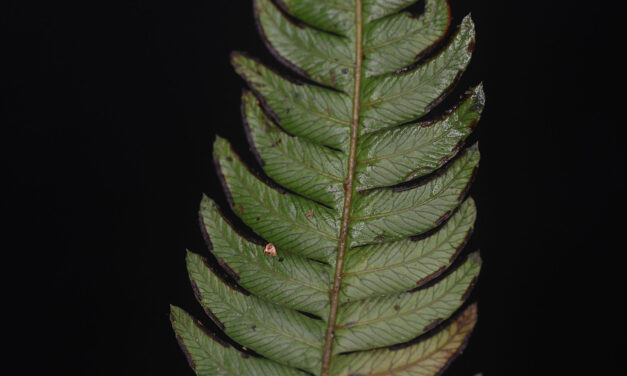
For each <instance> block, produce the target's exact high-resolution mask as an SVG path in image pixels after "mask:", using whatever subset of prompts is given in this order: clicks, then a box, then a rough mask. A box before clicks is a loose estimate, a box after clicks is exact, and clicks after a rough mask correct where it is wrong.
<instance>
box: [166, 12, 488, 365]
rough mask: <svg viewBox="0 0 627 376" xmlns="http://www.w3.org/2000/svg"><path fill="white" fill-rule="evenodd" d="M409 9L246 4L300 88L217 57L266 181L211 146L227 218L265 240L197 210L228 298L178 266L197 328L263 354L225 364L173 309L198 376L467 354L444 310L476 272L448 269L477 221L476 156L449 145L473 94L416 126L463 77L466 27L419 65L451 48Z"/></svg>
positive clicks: (474, 102)
mask: <svg viewBox="0 0 627 376" xmlns="http://www.w3.org/2000/svg"><path fill="white" fill-rule="evenodd" d="M412 3H414V0H325V1H318V0H282V1H277V2H273V1H271V0H255V1H254V13H255V17H256V20H257V22H258V24H259V27H260V30H261V32H262V35H263V37H264V40H265V41H266V43H267V45H268V47H269V48H270V49H271V50H272V51H273V52H274V53H275V55H276V56H277V57H278V58H279V59H280V60H281V61H282V62H283V63H285V64H286V65H287V66H288V67H290V68H292V69H293V70H294V71H296V72H297V73H298V74H301V75H302V76H303V78H304V80H303V81H302V82H295V81H293V80H288V79H286V78H284V77H282V76H281V75H280V74H278V73H276V72H274V71H273V70H272V69H270V68H269V67H267V66H266V65H264V64H263V63H261V62H259V61H257V60H255V59H253V58H250V57H248V56H246V55H244V54H241V53H234V54H233V55H232V63H233V66H234V67H235V70H236V71H237V73H238V74H239V75H240V76H241V77H242V78H244V80H245V81H246V82H247V83H248V87H249V90H250V91H248V90H246V91H244V93H243V95H242V114H243V118H244V125H245V127H246V130H247V134H248V135H249V140H250V142H251V147H252V151H253V153H254V154H255V156H256V157H257V159H258V160H259V163H260V165H261V166H262V168H263V170H264V172H265V174H266V175H267V176H268V177H270V178H271V179H272V180H273V181H274V182H275V183H276V184H272V185H269V184H268V183H266V182H265V181H264V180H261V179H260V178H259V177H258V175H257V174H256V173H254V172H252V171H251V170H249V169H248V167H247V166H246V165H245V164H244V163H243V162H242V161H241V159H240V158H239V157H238V156H237V155H236V153H235V152H234V151H233V150H232V149H231V147H230V145H229V143H228V141H227V140H224V139H222V138H219V137H218V138H217V140H216V142H215V144H214V159H215V162H216V166H217V169H218V173H219V175H220V178H221V180H222V182H223V186H224V189H225V191H226V193H227V197H228V199H229V203H230V206H231V209H232V211H233V213H234V214H235V215H237V216H238V217H239V218H240V219H241V220H242V221H243V222H244V223H245V224H246V225H247V226H249V227H250V229H252V230H253V231H254V232H255V233H256V234H257V235H258V236H259V237H260V238H262V239H263V240H264V243H262V244H260V243H259V242H258V241H253V240H249V239H247V238H245V237H244V236H242V235H241V234H240V233H239V232H238V231H237V229H235V228H234V227H233V226H232V225H231V223H229V222H228V221H227V220H226V219H225V218H224V217H223V216H222V214H221V211H220V209H219V208H218V206H217V205H216V204H215V203H214V202H213V201H212V200H211V199H210V198H208V197H203V199H202V202H201V205H200V218H201V225H202V229H203V233H204V234H205V237H206V239H207V241H208V244H209V247H210V250H211V252H212V253H213V255H214V256H215V257H216V258H217V259H218V261H219V264H220V265H222V266H223V267H225V268H227V269H228V272H229V273H230V274H231V275H232V276H233V277H234V278H235V281H236V282H237V285H238V286H233V282H229V283H226V282H224V281H222V280H221V279H220V278H219V274H220V273H214V271H213V270H212V269H211V267H210V266H209V264H208V263H207V262H206V260H205V259H204V258H203V257H202V256H200V255H197V254H194V253H188V257H187V267H188V271H189V275H190V279H191V282H192V286H193V288H194V292H195V293H196V296H197V298H198V300H199V302H200V303H201V305H202V306H203V307H204V309H205V311H206V312H207V315H208V316H209V317H210V318H211V319H212V320H213V321H214V322H215V323H216V325H217V326H218V327H219V328H220V329H221V330H222V331H223V332H224V334H225V335H226V336H228V337H229V338H230V339H232V340H233V341H235V342H237V343H239V344H241V345H242V346H244V347H246V348H248V349H251V350H254V352H255V353H256V354H259V355H260V356H261V357H250V356H248V355H246V356H244V357H241V356H239V354H244V353H240V352H239V350H237V349H235V348H233V347H229V346H228V345H227V344H226V343H223V341H220V340H216V339H215V338H216V337H215V336H213V335H212V334H210V333H208V332H207V331H206V330H204V329H203V327H202V325H201V324H199V323H198V322H197V321H196V320H194V319H193V318H191V317H190V316H189V315H187V314H186V313H185V312H184V311H182V310H181V309H179V308H176V307H173V308H172V323H173V327H174V330H175V332H176V334H177V338H178V340H179V343H180V344H181V347H182V348H183V349H184V351H185V353H186V354H187V355H188V360H189V361H190V364H191V365H192V367H193V368H194V370H195V371H196V373H197V374H198V375H304V374H311V375H323V376H330V375H333V376H348V375H424V376H427V375H437V374H440V373H441V372H442V371H443V369H444V368H445V367H446V366H447V365H448V364H449V363H450V361H451V360H452V358H453V357H455V356H456V355H457V354H459V353H460V352H461V351H462V350H463V348H464V347H465V345H466V343H467V341H468V338H469V336H470V333H471V331H472V329H473V327H474V325H475V322H476V320H477V309H476V305H470V306H468V307H466V308H465V309H463V310H462V311H461V312H458V311H459V310H460V309H461V307H462V305H463V304H464V302H465V300H466V298H467V296H468V292H469V291H470V289H471V288H472V286H473V285H474V283H475V281H476V279H477V277H478V274H479V270H480V268H481V259H480V258H479V255H478V252H474V253H470V254H469V255H468V256H467V257H465V259H464V260H463V261H461V262H457V261H456V259H457V256H458V254H459V253H460V252H461V250H462V248H463V247H464V245H465V244H466V242H467V240H468V238H469V237H470V234H471V233H472V229H473V226H474V221H475V217H476V207H475V204H474V201H473V200H472V199H471V198H467V197H466V193H467V192H468V188H469V185H470V183H471V181H472V179H473V176H474V173H475V170H476V168H477V167H478V164H479V150H478V147H477V145H472V146H470V147H467V148H464V141H465V140H466V138H467V137H468V136H469V135H470V133H471V132H472V130H473V128H474V126H475V124H476V123H477V121H478V120H479V117H480V115H481V112H482V109H483V106H484V101H485V99H484V93H483V88H482V85H481V84H479V85H478V86H476V87H474V88H472V89H470V90H468V91H467V92H466V94H465V96H464V97H463V98H462V99H461V101H460V102H459V104H458V105H456V106H454V107H453V108H452V109H450V110H449V111H446V112H445V113H444V115H442V116H441V117H439V118H436V119H435V120H432V121H428V122H427V121H419V120H420V119H421V118H422V117H423V116H425V115H426V114H428V113H429V112H430V111H431V110H432V109H433V108H434V106H435V105H437V104H438V103H440V101H441V100H442V99H443V98H444V97H445V96H446V95H447V94H448V93H449V91H450V89H451V88H452V87H453V86H454V85H455V83H456V82H457V80H458V78H459V76H460V74H461V73H462V72H463V71H464V70H465V68H466V66H467V65H468V62H469V60H470V57H471V54H472V50H473V46H474V43H475V42H474V34H475V29H474V25H473V22H472V20H471V18H470V17H469V16H467V17H465V18H464V19H463V21H462V22H461V24H460V25H459V26H458V28H457V30H456V31H455V32H454V33H452V35H451V36H450V37H449V38H447V39H448V41H447V42H446V43H445V45H444V46H443V47H442V48H441V49H440V50H439V51H437V52H435V53H434V54H433V56H432V57H430V58H429V59H427V60H425V59H423V58H422V56H424V55H425V54H426V53H427V52H428V51H430V50H431V49H432V48H433V47H434V46H435V45H436V44H438V43H440V42H441V41H443V40H444V39H445V38H446V36H447V34H448V29H449V26H450V11H449V5H448V3H447V1H446V0H426V2H425V9H424V12H423V13H422V14H421V15H420V16H418V17H415V16H414V15H411V14H409V13H408V12H407V11H404V10H403V9H404V8H406V7H407V6H409V5H411V4H412ZM305 78H306V80H305ZM307 80H309V81H314V82H317V83H318V84H313V83H307ZM418 178H420V180H416V179H418ZM269 244H271V246H270V245H269ZM267 247H270V249H272V250H276V254H275V253H274V252H265V250H266V248H267ZM456 312H458V313H457V314H456ZM417 337H420V338H419V339H418V340H415V339H416V338H417ZM407 343H409V344H407Z"/></svg>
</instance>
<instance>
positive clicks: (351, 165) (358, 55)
mask: <svg viewBox="0 0 627 376" xmlns="http://www.w3.org/2000/svg"><path fill="white" fill-rule="evenodd" d="M361 2H362V0H355V76H354V78H355V83H354V87H353V116H352V120H351V125H350V127H351V135H350V149H349V153H348V176H347V178H346V181H345V182H344V190H345V192H346V196H345V197H344V208H343V211H342V225H341V227H340V238H339V240H338V249H337V261H336V264H335V276H334V278H333V290H332V291H331V307H330V310H329V319H328V326H327V333H326V338H325V344H324V349H323V350H322V376H329V367H330V365H331V357H332V352H333V339H334V336H335V335H334V332H335V320H336V316H337V308H338V305H339V297H340V287H341V283H342V267H343V264H344V252H345V251H346V248H347V247H348V244H347V243H348V230H349V225H350V221H351V218H350V211H351V201H352V198H353V191H354V189H353V181H354V179H355V165H356V159H357V158H356V156H357V137H358V136H359V101H360V92H361V76H362V74H361V68H362V58H363V57H362V53H363V46H362V44H363V43H362V34H363V30H362V14H361V13H362V4H361Z"/></svg>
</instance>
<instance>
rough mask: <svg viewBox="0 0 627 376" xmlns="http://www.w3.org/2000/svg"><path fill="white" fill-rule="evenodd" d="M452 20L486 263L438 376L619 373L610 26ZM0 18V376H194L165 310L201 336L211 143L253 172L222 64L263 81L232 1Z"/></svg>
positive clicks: (607, 12)
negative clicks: (464, 337)
mask: <svg viewBox="0 0 627 376" xmlns="http://www.w3.org/2000/svg"><path fill="white" fill-rule="evenodd" d="M452 8H453V12H454V17H455V18H454V22H456V23H457V22H459V21H460V19H461V17H462V16H463V15H464V14H465V13H467V12H469V11H472V15H473V19H474V20H475V22H476V24H477V32H478V36H477V45H476V50H475V55H474V58H473V61H472V63H471V65H470V67H469V69H468V72H467V73H466V75H465V76H464V78H463V79H462V81H461V82H460V85H459V86H458V88H457V89H456V91H455V92H453V94H452V97H453V98H457V97H458V96H459V94H461V93H462V92H463V91H464V90H465V89H466V88H467V87H469V86H470V85H472V84H476V83H478V82H479V81H481V80H483V81H484V83H485V90H486V93H487V107H486V110H485V113H484V116H483V118H482V120H481V122H480V125H479V127H478V128H477V131H476V132H477V134H476V136H475V137H476V138H477V139H479V140H480V144H481V150H482V162H481V168H480V170H479V175H478V178H477V180H476V182H475V184H474V186H473V189H472V195H473V197H474V198H475V199H476V200H477V203H478V207H479V219H478V224H477V229H476V232H475V235H474V237H473V239H472V242H471V244H470V246H469V247H471V248H481V250H482V256H483V258H484V260H485V263H484V269H483V272H482V276H481V278H480V282H479V284H478V285H477V287H476V289H475V290H474V292H473V294H472V297H471V299H472V300H477V301H479V304H480V306H479V307H480V322H479V324H478V327H477V329H476V332H475V334H474V335H473V338H472V340H471V343H470V346H469V347H468V349H467V351H466V352H465V354H464V355H463V356H462V357H461V358H459V360H458V361H456V362H455V363H454V365H453V366H452V367H451V368H450V370H449V373H447V374H450V375H472V374H474V372H478V371H483V372H484V374H485V375H486V376H490V375H528V374H533V375H561V374H570V375H597V374H598V375H602V374H608V373H610V372H612V374H621V372H620V371H618V369H617V368H616V367H618V366H619V365H621V366H622V365H623V364H624V362H623V361H621V357H622V356H624V355H623V354H624V351H623V349H622V348H621V347H622V342H623V338H624V337H625V323H624V322H625V295H624V290H623V280H624V277H623V275H624V274H622V273H623V272H622V265H623V264H621V263H620V262H619V260H620V256H622V253H624V252H625V247H624V245H623V244H622V240H620V239H619V236H620V237H624V234H622V233H621V232H620V231H621V230H622V229H623V228H624V225H625V221H624V211H623V207H622V206H623V205H622V203H623V201H624V162H623V158H624V155H623V154H624V151H623V141H622V137H620V136H619V134H618V132H619V130H620V128H622V127H623V126H624V118H621V117H620V113H621V112H623V108H622V106H621V105H620V104H619V103H618V98H620V97H621V94H620V93H614V92H613V91H612V89H613V88H617V87H620V86H619V84H618V82H617V78H618V77H620V74H619V73H617V72H619V71H618V69H616V68H617V67H618V65H619V64H620V63H621V61H624V60H619V59H617V58H616V57H614V56H613V51H614V50H616V48H620V44H617V42H616V41H615V40H614V37H615V36H616V34H615V33H616V32H617V31H618V29H619V25H620V24H619V23H617V22H615V21H614V20H612V17H611V16H612V14H614V13H616V11H614V10H612V9H611V8H608V5H605V4H603V3H602V2H586V3H585V4H584V3H583V2H582V3H581V4H579V3H578V2H576V1H575V2H573V1H537V2H521V1H502V0H500V1H497V0H493V1H487V0H484V1H478V0H477V1H461V0H457V1H452ZM0 17H2V23H3V28H6V29H7V30H6V32H3V35H4V36H5V37H6V39H5V42H3V43H2V45H1V47H0V48H1V49H2V53H1V56H2V61H3V62H8V65H5V67H4V68H2V73H3V75H2V76H3V78H2V80H3V81H2V115H1V116H2V117H1V123H0V124H2V136H1V137H0V142H1V143H2V148H1V149H2V154H3V155H2V162H3V174H2V175H3V177H4V178H3V179H2V180H3V181H4V183H3V184H2V185H3V186H4V188H5V189H7V190H8V192H7V193H6V194H4V195H3V196H2V206H3V208H2V212H3V213H5V214H7V222H6V224H5V226H3V228H4V230H5V231H6V235H5V236H3V240H4V241H3V243H2V244H3V247H2V248H3V256H4V257H3V261H2V262H1V264H2V269H3V270H4V272H3V277H4V278H6V282H5V283H3V290H4V293H3V305H2V308H3V311H4V313H5V314H7V316H8V318H7V319H4V320H3V328H4V331H3V342H4V343H5V345H8V346H9V347H10V348H11V349H10V350H9V353H8V354H7V353H6V350H4V352H5V354H6V355H8V363H7V362H4V366H7V365H10V364H11V363H13V365H15V366H16V367H18V368H19V369H21V370H22V371H20V372H19V373H20V374H29V375H30V374H54V375H57V374H58V375H68V374H79V375H174V374H176V375H192V372H191V370H189V368H188V366H187V364H186V361H185V358H184V356H183V354H182V352H181V351H180V350H179V349H178V346H177V344H176V341H175V339H174V335H173V333H172V331H171V329H170V325H169V321H168V310H169V304H170V303H172V304H176V305H179V306H182V307H183V308H185V309H186V310H188V311H190V312H192V313H193V314H195V315H196V316H197V317H203V318H204V316H203V314H202V311H201V309H200V308H199V306H198V304H197V303H196V302H195V301H194V298H193V294H192V290H191V288H190V286H189V283H188V281H187V277H186V271H185V265H184V252H185V248H190V249H193V250H196V251H200V252H203V251H204V250H203V247H202V242H201V239H200V236H199V232H198V230H197V219H196V210H197V206H198V202H199V199H200V195H201V192H205V193H207V194H208V195H210V196H211V197H214V198H216V199H217V200H218V201H219V202H220V203H224V196H223V194H222V193H221V192H220V188H219V185H218V183H217V180H216V176H215V173H214V168H213V166H212V162H211V145H212V141H213V139H214V135H215V134H216V133H217V134H220V135H222V136H225V137H227V138H228V139H229V140H231V141H232V142H233V143H234V144H235V147H236V149H237V150H238V151H239V152H240V153H241V154H243V155H244V156H245V158H247V160H249V161H252V159H251V158H250V153H249V152H248V150H247V145H246V143H245V139H244V136H243V132H242V127H241V122H240V112H239V103H240V101H239V96H240V92H241V89H242V88H243V82H242V81H241V80H240V79H239V78H238V77H237V76H236V75H235V74H234V72H233V70H232V69H231V67H230V66H229V60H228V56H229V52H230V51H232V50H244V51H248V52H250V53H251V54H252V55H255V56H258V57H260V58H261V59H262V60H263V61H265V62H268V63H270V64H274V65H275V66H276V65H277V62H276V61H275V60H274V59H273V58H272V56H271V55H270V54H269V53H268V52H267V51H266V49H265V47H264V46H263V45H262V43H261V41H260V39H259V36H258V35H257V33H256V29H255V26H254V23H253V19H252V11H251V5H250V2H249V1H247V0H246V1H244V0H237V1H234V0H231V1H227V0H223V1H196V2H192V1H171V2H166V1H147V0H146V1H127V2H118V1H80V2H79V1H76V2H64V1H62V2H49V1H45V2H44V1H42V2H33V1H13V2H9V3H8V4H5V5H3V10H2V11H1V12H0ZM617 46H618V47H617ZM622 96H623V97H624V94H623V95H622ZM443 108H444V107H443V106H440V107H438V109H437V111H441V110H442V109H443ZM204 321H205V322H207V320H204ZM623 371H624V370H623ZM39 372H41V373H39Z"/></svg>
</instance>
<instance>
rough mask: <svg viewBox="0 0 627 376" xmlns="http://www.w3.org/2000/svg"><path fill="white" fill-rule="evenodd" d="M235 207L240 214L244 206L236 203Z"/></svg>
mask: <svg viewBox="0 0 627 376" xmlns="http://www.w3.org/2000/svg"><path fill="white" fill-rule="evenodd" d="M235 209H237V212H238V213H240V214H242V213H244V208H243V207H242V205H240V204H237V206H236V207H235Z"/></svg>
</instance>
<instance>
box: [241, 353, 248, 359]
mask: <svg viewBox="0 0 627 376" xmlns="http://www.w3.org/2000/svg"><path fill="white" fill-rule="evenodd" d="M239 356H241V357H242V358H244V359H248V358H250V355H248V354H246V353H245V352H242V353H239Z"/></svg>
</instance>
